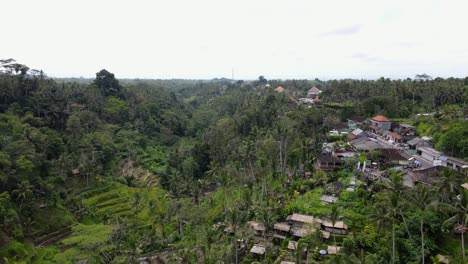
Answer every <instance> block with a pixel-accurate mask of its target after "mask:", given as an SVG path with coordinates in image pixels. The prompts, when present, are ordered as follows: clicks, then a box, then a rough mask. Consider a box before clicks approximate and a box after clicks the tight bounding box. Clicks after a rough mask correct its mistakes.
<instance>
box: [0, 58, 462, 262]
mask: <svg viewBox="0 0 468 264" xmlns="http://www.w3.org/2000/svg"><path fill="white" fill-rule="evenodd" d="M109 70H110V69H109ZM278 86H282V87H284V88H285V89H287V91H288V92H291V93H288V92H283V93H279V92H276V91H274V89H275V88H276V87H278ZM312 86H316V87H318V88H319V89H321V90H322V91H323V92H322V93H321V95H320V101H321V107H315V106H312V107H308V106H307V105H301V104H298V103H297V100H296V98H299V97H306V96H307V95H306V93H307V91H308V90H309V89H310V88H311V87H312ZM466 102H468V77H467V78H465V79H457V78H448V79H442V78H434V79H432V78H429V77H428V76H425V75H424V76H423V75H421V76H417V77H416V78H415V79H406V80H390V79H385V78H380V79H378V80H329V81H321V80H318V79H315V80H267V79H266V78H265V77H263V76H261V77H260V78H259V79H258V80H254V81H240V80H239V81H233V80H229V79H214V80H120V81H119V79H118V76H114V74H112V73H111V72H110V71H108V70H105V69H103V70H100V71H98V72H97V73H96V78H95V79H93V80H84V81H83V80H81V81H79V80H74V79H67V80H64V79H57V80H55V79H52V78H49V77H47V75H46V74H45V73H43V72H42V71H37V70H32V69H29V68H28V67H27V66H26V65H23V64H20V63H17V62H16V61H14V60H1V61H0V182H1V185H0V256H1V257H2V260H0V263H1V262H3V263H75V262H76V261H78V260H84V259H86V260H88V261H89V263H134V262H137V260H138V258H142V257H148V256H162V255H164V257H165V258H166V260H167V261H169V263H221V262H219V261H222V263H252V262H254V261H258V262H261V263H279V261H281V260H284V259H289V260H292V261H296V263H299V262H300V261H306V258H305V257H304V256H302V255H301V253H300V252H301V251H298V252H299V253H297V252H295V251H290V250H288V248H287V246H288V242H289V239H291V238H289V237H288V238H287V239H286V240H282V241H276V240H274V239H272V238H270V237H269V236H268V235H264V240H265V241H266V242H267V244H268V246H267V251H266V253H265V254H264V255H263V256H262V257H260V258H258V257H256V256H255V255H254V254H251V253H249V252H248V251H249V250H250V248H251V247H252V245H253V243H254V242H252V241H253V238H252V236H251V234H250V233H249V232H248V230H247V229H246V226H247V222H248V221H256V222H258V223H261V224H263V225H264V226H265V228H266V233H269V232H272V230H273V225H274V224H275V223H277V222H284V221H286V218H287V216H288V215H291V214H293V213H301V214H308V215H313V216H316V217H320V218H323V219H330V221H334V222H336V221H338V220H342V221H344V222H345V223H346V224H347V225H348V227H349V230H350V234H349V235H347V236H336V237H335V236H333V237H331V238H330V239H329V240H328V241H324V240H323V239H322V238H320V237H317V236H315V235H308V236H305V237H303V238H300V239H299V240H298V241H297V242H298V244H299V246H300V247H301V248H304V249H306V250H307V251H309V250H311V254H310V256H309V254H308V255H307V256H308V257H307V259H308V261H309V262H310V263H312V261H313V260H312V259H314V261H318V262H319V263H389V261H394V263H421V261H422V260H425V261H426V262H428V263H429V261H431V260H434V261H435V259H436V258H437V257H436V256H437V255H438V254H440V255H444V256H446V257H447V258H450V259H452V261H454V262H453V263H462V261H463V256H464V250H463V244H462V243H463V242H462V241H463V239H464V235H463V233H462V235H461V236H460V234H459V233H456V232H454V228H455V227H457V226H458V227H460V226H462V227H464V228H466V227H467V226H468V222H467V221H468V213H467V201H468V194H467V191H466V190H465V189H464V188H463V187H461V184H462V183H464V182H466V181H467V180H466V174H465V175H463V174H461V173H459V172H456V171H454V170H443V171H441V172H439V174H438V175H439V176H438V177H439V178H440V181H438V182H437V183H435V184H432V185H430V186H424V185H419V186H418V187H417V188H415V189H412V190H408V189H406V188H405V187H404V186H403V185H402V175H400V174H399V173H398V172H391V171H390V172H389V173H390V174H391V175H390V178H391V180H390V181H389V182H371V183H364V182H363V183H360V184H358V185H357V188H356V191H354V192H342V193H341V194H340V196H339V199H338V201H337V202H336V203H334V204H332V205H326V204H323V203H320V202H319V198H320V196H321V195H322V194H323V193H324V192H327V190H328V189H329V187H330V186H331V184H333V183H334V182H337V181H339V182H345V183H346V182H349V181H350V180H351V178H352V177H353V176H355V164H356V163H357V162H358V161H359V160H360V158H359V157H357V158H352V159H351V160H348V161H347V162H346V164H345V166H344V168H343V169H341V170H339V171H334V172H324V171H319V170H316V169H315V167H314V162H315V161H316V160H317V158H319V157H320V155H321V151H322V145H323V143H324V142H330V137H329V135H328V134H327V132H328V131H330V130H332V129H335V128H336V126H337V125H338V124H340V123H342V122H345V123H346V122H347V119H348V118H349V117H351V116H354V115H360V116H364V117H367V118H370V117H372V116H374V115H376V114H380V115H385V116H386V117H388V118H391V119H392V120H401V121H405V122H407V123H410V124H412V125H413V126H415V127H416V129H417V131H418V133H419V134H420V135H423V136H430V137H432V138H433V141H434V144H435V148H437V149H438V150H440V151H443V152H445V153H447V154H449V155H451V156H454V157H458V158H460V159H464V160H467V159H468V121H467V120H466V118H465V117H466V116H468V107H467V106H466ZM418 114H419V115H418ZM334 140H336V139H334ZM344 141H345V140H344V139H338V140H337V144H344V145H346V144H345V143H344ZM364 156H365V155H364ZM364 159H365V158H364ZM306 172H310V173H309V174H307V173H306ZM285 182H286V183H287V184H285ZM226 230H229V232H226ZM238 239H239V240H240V239H244V240H246V241H248V242H247V243H248V250H247V252H244V253H243V254H240V252H238V251H239V248H238V243H239V242H238ZM327 245H335V246H336V245H338V246H340V247H341V248H342V249H341V252H342V254H338V255H325V256H322V255H320V254H319V253H318V252H314V251H313V250H314V249H315V248H324V247H325V248H326V246H327ZM421 245H423V246H422V248H421ZM422 249H423V250H422ZM339 261H341V262H339Z"/></svg>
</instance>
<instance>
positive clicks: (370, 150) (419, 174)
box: [314, 115, 468, 187]
mask: <svg viewBox="0 0 468 264" xmlns="http://www.w3.org/2000/svg"><path fill="white" fill-rule="evenodd" d="M330 132H331V133H332V132H333V133H339V134H341V135H343V136H345V135H346V137H347V139H348V142H347V145H346V146H345V147H341V148H340V147H337V146H336V145H334V144H324V147H323V151H322V155H321V156H320V157H319V158H318V159H317V160H316V162H315V164H314V165H315V169H316V170H322V171H336V170H340V169H342V168H343V167H344V165H345V160H346V159H347V158H350V157H360V156H361V153H366V155H367V160H366V162H364V164H362V167H361V169H362V171H369V170H370V171H371V172H372V171H373V170H375V171H378V169H380V168H388V167H394V166H401V168H402V169H403V170H404V180H405V185H406V186H408V187H413V186H414V185H415V184H417V183H419V182H420V183H427V184H430V182H433V180H434V179H430V177H432V176H431V175H433V174H434V173H433V172H435V171H437V170H441V169H442V168H444V167H447V168H451V169H453V170H456V171H459V172H462V171H466V170H467V168H468V162H466V161H465V160H462V159H459V158H455V157H450V156H448V155H445V154H444V153H442V152H440V151H438V150H436V149H434V148H433V147H434V145H433V143H432V138H430V137H424V136H423V137H419V136H418V135H417V132H416V128H415V127H413V126H411V125H407V124H400V123H398V122H392V121H391V120H390V119H388V118H386V117H385V116H382V115H376V116H374V117H372V118H371V119H370V120H367V119H366V118H364V117H361V116H351V117H349V118H348V124H347V126H346V127H345V128H343V125H339V126H337V128H336V129H334V130H333V131H330ZM375 175H379V172H376V173H374V176H375Z"/></svg>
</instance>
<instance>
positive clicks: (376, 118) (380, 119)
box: [372, 115, 390, 122]
mask: <svg viewBox="0 0 468 264" xmlns="http://www.w3.org/2000/svg"><path fill="white" fill-rule="evenodd" d="M372 120H374V121H377V122H390V120H388V119H387V118H386V117H385V116H381V115H376V116H374V117H373V118H372Z"/></svg>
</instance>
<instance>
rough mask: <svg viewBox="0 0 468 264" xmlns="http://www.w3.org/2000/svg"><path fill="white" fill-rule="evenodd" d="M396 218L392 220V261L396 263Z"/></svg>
mask: <svg viewBox="0 0 468 264" xmlns="http://www.w3.org/2000/svg"><path fill="white" fill-rule="evenodd" d="M394 222H395V220H392V263H393V264H395V223H394Z"/></svg>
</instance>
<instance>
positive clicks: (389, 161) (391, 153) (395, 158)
mask: <svg viewBox="0 0 468 264" xmlns="http://www.w3.org/2000/svg"><path fill="white" fill-rule="evenodd" d="M401 154H402V152H400V151H399V150H398V149H381V150H380V158H381V161H382V162H383V163H384V164H385V165H393V164H399V165H406V164H408V159H407V158H405V157H403V155H401Z"/></svg>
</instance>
